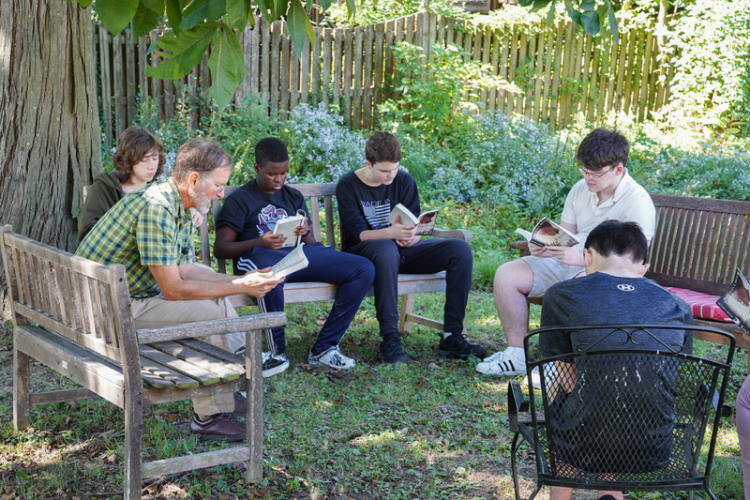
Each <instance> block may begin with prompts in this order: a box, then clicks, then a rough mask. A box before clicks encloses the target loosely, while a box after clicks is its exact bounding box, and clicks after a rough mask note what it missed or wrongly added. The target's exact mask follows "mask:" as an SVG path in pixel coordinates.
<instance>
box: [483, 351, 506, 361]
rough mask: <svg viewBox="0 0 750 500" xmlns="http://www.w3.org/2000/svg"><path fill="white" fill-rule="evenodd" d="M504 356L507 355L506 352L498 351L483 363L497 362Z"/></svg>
mask: <svg viewBox="0 0 750 500" xmlns="http://www.w3.org/2000/svg"><path fill="white" fill-rule="evenodd" d="M503 354H505V351H497V352H496V353H495V354H493V355H492V356H488V357H486V358H484V359H483V360H482V361H483V362H485V363H492V362H493V361H496V360H497V359H498V358H499V357H501V356H502V355H503Z"/></svg>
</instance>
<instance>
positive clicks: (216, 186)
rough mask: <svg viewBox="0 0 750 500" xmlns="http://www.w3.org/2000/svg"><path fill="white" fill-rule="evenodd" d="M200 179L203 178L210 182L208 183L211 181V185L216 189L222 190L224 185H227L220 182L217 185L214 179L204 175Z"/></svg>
mask: <svg viewBox="0 0 750 500" xmlns="http://www.w3.org/2000/svg"><path fill="white" fill-rule="evenodd" d="M201 179H203V180H204V181H206V182H210V183H211V184H213V186H214V187H215V188H216V189H218V190H219V191H224V188H225V187H227V185H226V184H222V185H221V186H219V185H218V184H216V183H215V182H214V181H212V180H211V179H208V178H206V177H201Z"/></svg>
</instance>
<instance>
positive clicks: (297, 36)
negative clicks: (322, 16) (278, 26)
mask: <svg viewBox="0 0 750 500" xmlns="http://www.w3.org/2000/svg"><path fill="white" fill-rule="evenodd" d="M286 21H287V24H289V36H291V37H292V44H293V45H294V51H295V52H296V53H297V57H300V56H301V55H302V49H304V48H305V35H307V37H308V38H309V39H310V43H313V42H314V41H315V32H314V31H313V27H312V24H311V23H310V18H308V17H307V12H305V8H304V7H303V6H302V2H301V1H300V0H292V5H291V7H289V15H288V16H287V20H286Z"/></svg>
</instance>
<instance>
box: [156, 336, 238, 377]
mask: <svg viewBox="0 0 750 500" xmlns="http://www.w3.org/2000/svg"><path fill="white" fill-rule="evenodd" d="M151 347H154V348H156V349H157V350H159V351H160V352H164V353H166V354H169V355H170V356H173V357H175V358H177V359H181V360H183V361H185V362H187V363H190V364H191V365H194V366H198V367H200V368H203V369H204V370H206V371H207V372H210V373H214V374H216V375H217V376H219V377H220V378H221V381H222V382H230V381H232V380H237V379H238V378H240V376H241V375H242V374H243V373H244V372H245V367H244V365H242V364H239V365H237V364H234V363H227V362H225V361H222V360H221V359H217V358H214V357H213V356H211V355H208V354H205V353H202V352H200V351H198V350H195V349H193V348H191V347H188V346H185V345H180V344H178V343H177V342H160V343H158V344H151Z"/></svg>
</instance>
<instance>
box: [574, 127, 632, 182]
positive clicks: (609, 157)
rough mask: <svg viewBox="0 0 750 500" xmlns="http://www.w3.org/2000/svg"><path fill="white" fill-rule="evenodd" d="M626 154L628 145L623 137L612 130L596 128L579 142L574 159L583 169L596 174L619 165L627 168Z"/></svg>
mask: <svg viewBox="0 0 750 500" xmlns="http://www.w3.org/2000/svg"><path fill="white" fill-rule="evenodd" d="M628 154H630V144H629V143H628V140H627V139H626V138H625V136H623V135H622V134H620V133H619V132H616V131H614V130H607V129H603V128H598V129H596V130H593V131H591V133H590V134H589V135H587V136H586V137H585V138H584V139H583V140H582V141H581V144H580V145H579V146H578V153H577V154H576V159H577V160H578V163H580V164H581V166H582V167H583V168H586V169H588V170H591V171H592V172H598V171H599V170H601V169H603V168H606V167H609V166H615V165H618V164H620V163H622V166H623V167H627V165H628Z"/></svg>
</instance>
